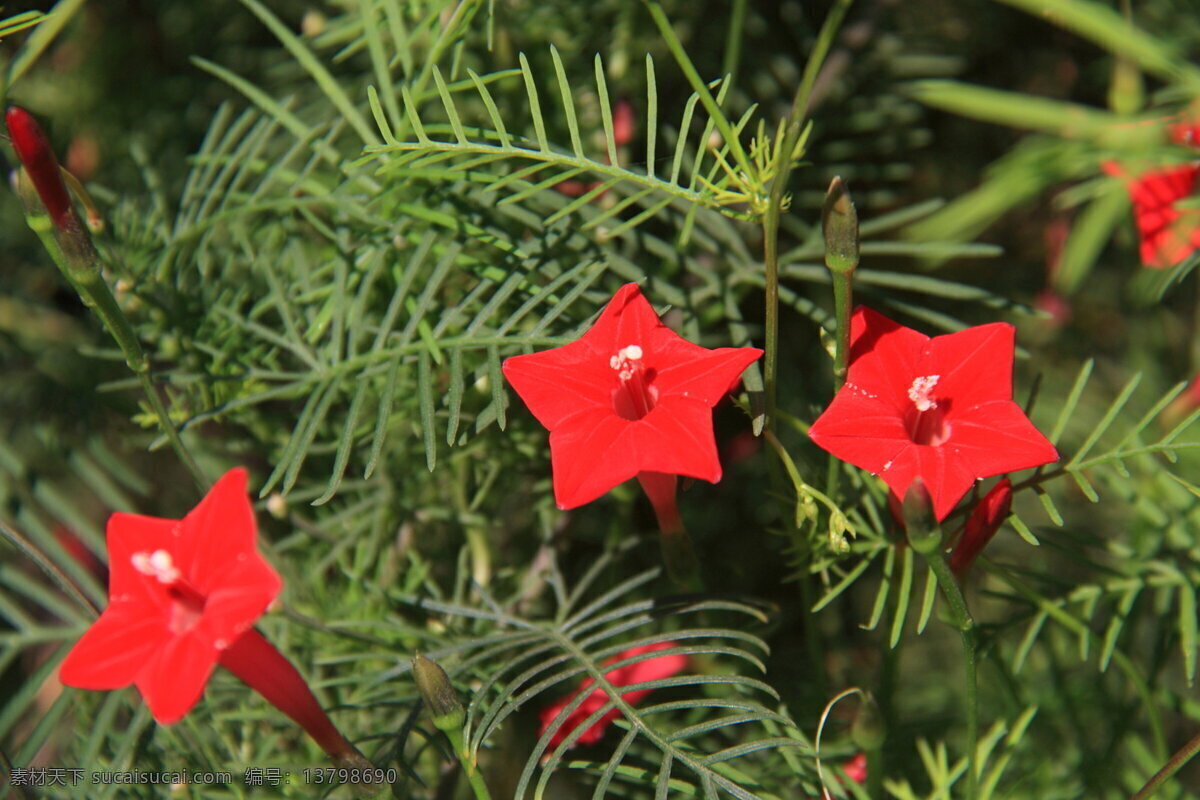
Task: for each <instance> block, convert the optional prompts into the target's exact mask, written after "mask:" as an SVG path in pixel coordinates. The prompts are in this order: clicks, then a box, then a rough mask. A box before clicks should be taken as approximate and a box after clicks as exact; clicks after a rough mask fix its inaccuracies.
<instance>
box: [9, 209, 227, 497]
mask: <svg viewBox="0 0 1200 800" xmlns="http://www.w3.org/2000/svg"><path fill="white" fill-rule="evenodd" d="M25 220H26V222H28V224H29V227H30V228H31V229H32V230H33V232H34V233H36V234H37V235H38V238H39V239H41V240H42V245H43V246H44V247H45V248H46V252H48V253H49V254H50V257H51V258H52V259H53V260H54V263H55V264H56V265H57V266H58V269H59V271H60V272H62V274H63V277H65V278H66V279H67V281H68V282H69V283H70V284H71V286H72V287H73V288H74V289H75V291H76V292H78V293H79V296H80V298H81V299H82V300H83V302H84V304H85V305H87V306H89V307H91V308H92V310H93V311H95V312H96V315H97V316H99V317H100V319H101V321H102V322H103V323H104V327H106V328H107V329H108V332H109V333H110V334H111V335H112V337H113V339H115V340H116V342H117V346H118V347H120V348H121V354H122V355H124V356H125V363H126V364H127V365H129V368H130V369H131V370H133V372H134V373H135V374H136V375H137V376H138V380H139V382H140V383H141V385H142V390H143V391H144V392H145V393H146V398H147V399H148V400H149V401H150V407H151V409H152V410H153V411H154V414H155V416H157V417H158V424H159V426H160V427H161V428H162V430H163V433H164V434H166V437H167V441H169V442H170V443H171V447H172V448H173V449H174V450H175V453H176V455H178V456H179V460H180V461H182V462H183V464H184V466H185V467H187V469H188V472H190V473H191V474H192V478H194V479H195V481H196V485H197V486H198V487H199V488H200V489H201V490H204V489H207V488H208V486H209V481H208V479H207V478H206V477H205V475H204V473H203V472H201V470H200V467H199V465H197V464H196V462H195V460H194V459H193V458H192V455H191V453H189V452H188V450H187V448H186V447H185V446H184V444H183V440H182V439H181V438H180V436H179V431H178V430H176V428H175V425H174V423H172V422H171V417H170V414H169V413H168V412H167V408H166V406H165V405H163V402H162V398H161V397H160V396H159V394H158V392H157V391H156V390H155V388H154V384H153V382H152V381H151V379H150V361H149V359H147V358H146V354H145V353H144V352H142V346H141V344H139V343H138V339H137V334H136V333H134V330H133V326H132V325H130V324H129V319H128V317H126V316H125V312H124V311H122V310H121V306H120V305H119V304H118V303H117V299H116V298H115V297H113V294H112V292H111V291H110V290H109V288H108V284H106V283H105V282H104V278H103V277H102V276H101V274H100V259H99V255H98V254H97V253H96V251H95V250H94V249H93V248H92V247H91V242H90V241H89V240H87V239H86V238H84V239H80V238H78V237H76V238H75V239H74V240H73V241H75V242H76V243H77V245H78V246H76V247H75V250H73V251H72V253H71V255H68V254H67V252H66V246H70V245H71V242H65V243H64V242H63V241H62V239H63V238H65V237H63V236H60V235H58V234H57V232H56V230H55V228H54V226H53V224H52V223H51V221H50V217H49V216H48V215H43V214H27V215H26V217H25ZM80 227H81V230H82V226H80ZM81 235H84V234H81ZM84 236H85V235H84ZM81 242H86V247H84V246H83V245H81V244H79V243H81ZM64 245H66V246H64ZM81 248H82V249H81ZM76 250H78V252H76Z"/></svg>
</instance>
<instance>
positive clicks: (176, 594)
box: [129, 550, 204, 634]
mask: <svg viewBox="0 0 1200 800" xmlns="http://www.w3.org/2000/svg"><path fill="white" fill-rule="evenodd" d="M129 560H130V562H131V563H132V564H133V568H134V569H136V570H137V571H138V572H140V573H142V574H143V575H145V576H147V577H149V578H154V580H156V581H158V582H159V583H161V584H162V585H163V586H165V587H166V590H167V597H169V598H170V600H171V618H170V621H169V622H168V623H167V625H168V627H169V628H170V629H171V632H172V633H177V634H178V633H186V632H188V631H190V630H191V629H192V628H194V627H196V624H197V623H198V622H200V618H201V617H202V616H204V596H203V595H201V594H200V593H199V592H198V591H196V590H195V589H194V588H192V586H191V585H190V584H188V582H187V581H185V580H183V573H181V572H180V571H179V568H178V567H176V566H175V561H174V559H172V558H171V554H170V553H168V552H167V551H166V550H155V551H154V552H153V553H147V552H145V551H141V552H137V553H134V554H133V555H132V556H130V558H129Z"/></svg>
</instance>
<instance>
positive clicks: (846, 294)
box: [830, 270, 854, 391]
mask: <svg viewBox="0 0 1200 800" xmlns="http://www.w3.org/2000/svg"><path fill="white" fill-rule="evenodd" d="M830 274H831V275H832V277H833V311H834V314H835V316H836V320H837V333H836V337H837V338H836V340H835V349H834V352H833V388H834V391H837V390H838V389H841V388H842V384H844V383H845V382H846V370H847V369H848V367H849V363H850V307H851V305H852V304H853V296H854V270H850V271H849V272H834V271H832V270H830Z"/></svg>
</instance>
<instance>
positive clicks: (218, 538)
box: [172, 468, 279, 596]
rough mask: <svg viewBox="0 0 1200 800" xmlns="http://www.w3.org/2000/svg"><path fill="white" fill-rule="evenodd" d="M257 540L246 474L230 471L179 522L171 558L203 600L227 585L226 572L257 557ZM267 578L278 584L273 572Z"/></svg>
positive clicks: (242, 470)
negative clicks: (201, 595)
mask: <svg viewBox="0 0 1200 800" xmlns="http://www.w3.org/2000/svg"><path fill="white" fill-rule="evenodd" d="M257 537H258V525H257V524H256V523H255V521H254V508H253V506H251V505H250V498H249V497H248V496H247V494H246V470H244V469H241V468H238V469H231V470H229V471H228V472H226V473H225V474H224V475H222V476H221V478H220V479H219V480H218V481H217V482H216V483H215V484H213V487H212V489H210V490H209V491H208V494H207V495H205V496H204V499H203V500H201V501H200V503H199V504H198V505H197V506H196V507H195V508H193V509H192V510H191V511H189V512H188V514H187V516H186V517H184V518H183V520H182V522H181V524H180V526H179V528H178V529H177V530H176V543H175V546H174V549H173V550H172V554H173V555H174V556H175V558H176V560H177V561H178V562H179V564H180V565H181V569H183V570H184V573H185V574H186V575H187V577H188V579H189V580H191V582H192V585H193V586H195V587H196V589H197V590H199V591H200V593H201V594H204V595H206V596H207V595H208V594H209V592H210V591H212V590H213V589H215V588H216V587H217V586H219V585H226V584H228V582H229V581H228V570H230V569H231V568H233V567H234V566H235V565H237V564H238V563H240V562H243V561H245V560H247V559H248V558H251V557H252V556H254V557H257V554H258V551H257V548H256V545H255V541H256V539H257ZM264 563H265V562H264ZM271 574H272V576H273V578H274V580H275V582H276V583H278V580H279V578H278V576H277V575H275V574H274V570H272V571H271ZM276 591H278V586H276Z"/></svg>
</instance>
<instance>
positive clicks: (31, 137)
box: [4, 106, 73, 230]
mask: <svg viewBox="0 0 1200 800" xmlns="http://www.w3.org/2000/svg"><path fill="white" fill-rule="evenodd" d="M4 123H5V125H7V126H8V135H9V136H10V137H11V138H12V144H13V149H14V150H16V151H17V158H18V159H20V161H21V165H22V166H23V167H25V172H26V173H27V174H28V175H29V178H30V180H32V181H33V186H34V188H35V189H37V193H38V197H40V198H41V199H42V205H44V206H45V207H46V211H48V212H49V213H50V219H51V221H52V222H53V223H54V227H56V228H58V229H60V230H63V229H66V228H68V227H70V226H71V216H72V214H73V210H72V208H71V199H70V197H69V195H68V194H67V186H66V184H65V183H64V182H63V178H62V172H61V171H60V170H59V167H58V159H57V158H55V157H54V148H52V147H51V146H50V140H49V139H48V138H46V132H45V131H43V130H42V126H41V125H39V124H38V121H37V120H36V119H34V117H33V115H32V114H30V113H29V112H28V111H26V110H25V109H23V108H21V107H20V106H9V107H8V111H6V112H5V114H4Z"/></svg>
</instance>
